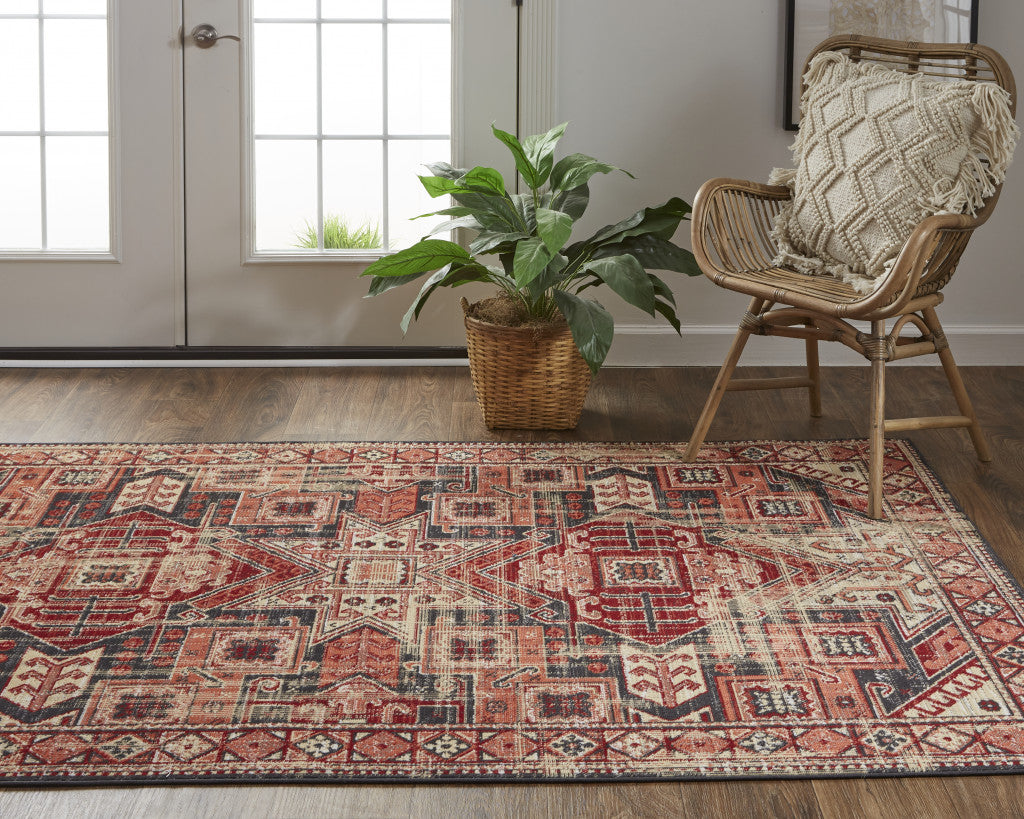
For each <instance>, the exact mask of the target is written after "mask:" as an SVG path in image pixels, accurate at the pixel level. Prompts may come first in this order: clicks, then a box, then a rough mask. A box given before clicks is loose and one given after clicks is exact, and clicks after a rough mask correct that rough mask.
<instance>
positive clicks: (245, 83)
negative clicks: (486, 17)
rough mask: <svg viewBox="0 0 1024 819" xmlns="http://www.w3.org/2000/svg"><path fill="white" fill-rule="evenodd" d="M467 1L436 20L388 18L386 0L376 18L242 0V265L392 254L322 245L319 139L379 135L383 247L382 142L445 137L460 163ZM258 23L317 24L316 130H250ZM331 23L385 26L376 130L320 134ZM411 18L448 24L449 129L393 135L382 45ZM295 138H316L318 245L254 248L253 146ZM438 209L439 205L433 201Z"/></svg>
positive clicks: (457, 0) (363, 259)
mask: <svg viewBox="0 0 1024 819" xmlns="http://www.w3.org/2000/svg"><path fill="white" fill-rule="evenodd" d="M466 1H467V0H453V2H452V4H451V13H450V17H449V19H448V20H443V19H440V20H439V19H437V18H411V17H410V18H406V17H401V18H395V19H389V18H388V14H387V6H388V0H382V3H383V9H382V11H383V15H382V16H381V17H377V18H346V17H327V18H325V17H321V2H320V0H316V17H315V18H314V19H312V20H311V19H310V18H301V19H296V18H277V17H259V18H257V17H255V15H254V14H253V0H246V1H245V2H244V3H243V12H242V13H243V18H242V31H244V32H245V36H243V37H242V49H241V60H242V70H241V75H242V96H243V106H244V108H243V112H242V135H241V140H242V202H241V208H242V220H241V221H242V226H243V235H242V237H241V238H242V247H241V251H242V263H243V264H279V263H282V262H308V263H314V264H316V263H320V264H337V263H339V262H355V263H370V262H373V261H376V260H377V259H379V258H381V257H382V256H386V255H388V254H390V253H393V252H394V250H393V249H381V250H362V249H360V250H324V249H323V248H322V245H323V217H324V214H323V144H324V141H325V140H339V141H340V140H361V141H370V140H381V141H382V142H383V171H384V173H383V178H382V179H381V185H382V186H383V198H382V210H383V213H382V221H381V234H382V238H383V241H384V244H385V248H387V244H388V241H389V238H390V236H389V233H390V230H389V227H390V225H389V218H390V217H389V213H388V210H389V207H388V204H389V203H388V179H389V177H388V173H389V169H388V151H387V146H388V143H389V142H390V141H402V140H406V141H411V140H428V139H447V140H449V143H450V146H451V149H450V150H451V156H452V159H451V162H452V164H453V165H456V166H457V165H459V164H460V161H461V157H462V116H461V113H462V111H461V108H462V105H461V93H460V92H461V85H462V83H461V76H462V71H461V60H460V57H459V51H460V49H459V48H458V47H457V43H458V42H459V37H460V34H461V25H460V23H461V13H460V9H461V5H462V3H463V2H466ZM468 1H469V2H478V0H468ZM257 22H261V23H297V24H305V25H310V24H311V23H312V24H314V25H316V49H317V60H316V62H317V79H316V100H317V126H316V129H317V133H316V134H312V135H288V134H260V135H257V134H256V133H255V117H254V111H255V88H254V87H253V86H254V83H253V79H252V77H253V48H252V43H253V41H254V34H255V25H256V23H257ZM325 23H327V24H334V23H361V24H367V23H369V24H373V23H376V24H381V25H383V26H384V32H383V34H384V37H383V49H382V61H383V64H382V66H381V69H382V71H383V104H384V109H383V128H382V133H380V134H359V135H345V136H336V135H328V136H324V134H323V122H322V110H323V74H322V69H321V63H322V60H321V42H322V32H323V25H324V24H325ZM410 23H428V24H437V25H450V26H451V43H452V59H451V67H452V68H451V71H452V93H451V100H452V103H451V107H452V121H451V124H450V126H449V132H448V134H425V135H420V134H415V135H409V134H399V135H393V134H389V133H388V48H387V27H388V25H390V24H398V25H407V24H410ZM275 138H276V139H294V140H316V142H317V186H316V187H317V203H316V208H317V214H316V219H317V242H318V244H319V245H320V246H321V247H320V248H318V249H316V250H313V249H306V248H296V249H295V250H263V251H261V250H257V249H256V206H255V200H254V196H255V190H254V187H255V186H254V184H253V181H254V179H255V170H256V167H255V153H256V152H255V145H256V140H257V139H275ZM438 207H439V208H441V207H444V205H443V204H442V205H438Z"/></svg>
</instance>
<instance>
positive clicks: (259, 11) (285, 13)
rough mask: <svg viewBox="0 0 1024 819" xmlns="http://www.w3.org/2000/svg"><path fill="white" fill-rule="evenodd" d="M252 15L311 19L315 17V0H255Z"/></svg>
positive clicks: (286, 18)
mask: <svg viewBox="0 0 1024 819" xmlns="http://www.w3.org/2000/svg"><path fill="white" fill-rule="evenodd" d="M253 16H254V17H276V18H278V19H282V20H295V19H299V20H311V19H313V18H315V17H316V0H255V2H254V3H253Z"/></svg>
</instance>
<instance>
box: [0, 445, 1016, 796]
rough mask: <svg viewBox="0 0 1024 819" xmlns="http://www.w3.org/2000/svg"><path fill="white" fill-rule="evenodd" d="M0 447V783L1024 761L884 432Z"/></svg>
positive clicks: (946, 564)
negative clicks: (869, 475) (877, 504)
mask: <svg viewBox="0 0 1024 819" xmlns="http://www.w3.org/2000/svg"><path fill="white" fill-rule="evenodd" d="M681 453H682V448H681V446H676V445H671V444H543V443H542V444H504V443H480V444H463V443H446V444H422V443H402V444H398V443H396V444H385V443H363V444H352V443H342V444H295V443H285V444H227V445H199V444H177V445H166V444H161V445H107V444H104V445H31V446H30V445H25V446H0V784H10V783H36V784H41V783H64V784H67V783H86V782H89V783H95V782H125V781H134V782H145V783H156V782H180V781H188V782H191V783H197V782H203V781H207V782H213V781H219V782H224V781H243V782H255V781H264V780H287V781H318V780H331V781H336V782H355V781H386V780H403V781H407V780H430V781H445V780H448V781H451V780H484V779H501V780H568V779H572V780H580V779H636V780H640V779H653V778H688V777H749V776H757V777H806V776H867V775H893V774H931V773H965V772H991V771H1020V770H1022V763H1024V719H1022V714H1024V709H1022V705H1024V603H1022V596H1021V590H1020V587H1019V586H1018V585H1017V583H1016V582H1015V581H1014V580H1013V578H1011V577H1010V576H1009V575H1008V574H1007V572H1006V571H1005V569H1003V568H1002V567H1001V565H1000V564H999V562H998V560H997V559H996V558H995V556H994V555H993V553H992V552H991V551H990V550H989V549H988V547H987V546H986V545H985V544H984V543H983V542H982V540H981V539H980V537H979V535H978V533H977V531H976V530H975V529H974V527H973V526H972V525H971V523H970V522H969V521H968V520H967V519H966V518H965V517H964V515H963V514H962V513H961V512H960V511H959V510H958V509H957V508H956V506H955V505H954V503H953V502H952V501H951V500H950V498H949V496H948V494H947V493H946V492H945V490H944V489H943V488H942V487H941V486H940V485H939V483H938V482H937V481H936V479H935V477H934V476H933V475H932V474H931V473H930V472H929V470H928V469H927V468H926V467H925V466H924V465H923V464H922V463H921V460H920V458H919V457H918V455H917V454H916V453H915V451H914V450H913V449H912V448H910V446H909V445H908V444H905V443H902V442H898V441H891V442H889V443H888V452H887V457H886V463H885V470H886V498H887V502H888V505H889V508H890V510H891V512H892V518H891V522H877V521H873V520H870V519H868V518H867V517H865V515H864V513H863V510H864V507H865V489H866V487H865V474H866V459H865V452H864V448H863V445H862V444H861V443H860V442H851V441H830V442H814V443H779V442H747V443H736V444H716V445H710V446H708V447H706V448H705V450H704V453H703V457H702V460H701V461H700V462H699V463H696V464H688V463H684V462H683V461H682V459H681Z"/></svg>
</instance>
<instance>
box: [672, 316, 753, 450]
mask: <svg viewBox="0 0 1024 819" xmlns="http://www.w3.org/2000/svg"><path fill="white" fill-rule="evenodd" d="M763 306H764V299H754V300H753V301H751V302H750V307H749V308H748V311H747V312H748V314H752V315H755V316H756V315H758V314H759V313H760V312H761V308H762V307H763ZM748 338H750V331H749V330H745V329H744V328H743V324H740V329H739V330H738V331H737V333H736V337H735V338H733V340H732V346H731V347H730V348H729V354H728V355H727V356H726V358H725V363H723V364H722V368H721V369H720V370H719V371H718V378H716V379H715V385H714V386H713V387H712V388H711V394H710V395H708V400H707V401H706V402H705V404H704V409H703V410H702V411H701V414H700V418H698V419H697V424H696V425H695V426H694V428H693V432H692V433H691V434H690V441H689V443H688V444H687V445H686V451H685V452H684V453H683V460H684V461H694V460H696V459H697V453H698V452H700V447H701V444H703V443H704V438H705V436H707V434H708V429H709V428H710V427H711V422H712V421H713V420H714V418H715V413H716V412H718V405H719V404H721V403H722V396H723V395H725V388H726V387H728V386H729V379H730V378H732V374H733V371H734V370H735V369H736V362H738V361H739V360H740V356H741V355H742V354H743V348H744V346H746V343H747V339H748Z"/></svg>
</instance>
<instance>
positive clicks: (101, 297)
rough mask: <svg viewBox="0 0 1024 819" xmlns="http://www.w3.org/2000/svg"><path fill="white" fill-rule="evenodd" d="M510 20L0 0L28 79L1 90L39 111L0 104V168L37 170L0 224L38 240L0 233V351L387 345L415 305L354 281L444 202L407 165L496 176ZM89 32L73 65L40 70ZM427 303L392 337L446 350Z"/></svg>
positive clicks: (493, 0)
mask: <svg viewBox="0 0 1024 819" xmlns="http://www.w3.org/2000/svg"><path fill="white" fill-rule="evenodd" d="M12 9H13V12H12V11H11V10H12ZM5 14H6V15H7V18H10V19H7V18H4V15H5ZM515 15H516V10H515V5H514V3H512V2H511V0H455V1H454V2H451V0H179V2H169V3H136V2H130V0H4V2H3V3H2V4H0V55H4V54H6V53H8V52H5V50H4V47H6V46H9V45H10V43H9V42H6V41H2V40H3V37H4V36H7V39H8V40H10V41H12V42H13V41H18V42H22V46H20V47H21V51H20V52H18V53H17V54H16V55H15V56H14V57H8V58H7V59H8V62H11V63H12V64H14V63H17V62H18V61H19V60H20V63H18V64H17V65H16V66H15V67H16V68H18V69H19V70H20V71H22V73H23V75H24V65H26V64H33V65H35V66H36V72H37V74H38V77H39V80H38V83H37V84H36V85H32V84H31V83H29V84H28V85H29V86H31V87H29V88H28V91H26V90H25V89H24V88H20V89H16V92H10V93H8V97H10V96H12V94H13V96H14V97H17V99H18V100H20V99H21V98H22V97H25V98H28V97H31V96H32V95H33V94H34V95H35V97H36V99H37V101H36V102H35V103H33V104H26V105H23V106H22V107H25V108H28V109H32V110H29V111H28V112H27V113H25V114H24V115H22V116H21V117H20V119H18V118H14V119H12V118H11V117H10V116H8V120H9V121H7V122H5V121H4V119H3V116H4V115H3V114H2V113H0V166H2V165H3V164H4V162H6V163H7V164H8V165H11V166H19V167H21V168H23V169H24V168H25V167H32V168H38V169H39V170H38V171H37V172H35V176H32V175H31V174H27V173H23V174H22V176H24V177H25V180H23V182H22V183H21V186H22V188H23V189H24V190H21V191H20V194H19V195H20V196H21V197H22V199H23V200H24V201H25V202H27V203H28V204H27V206H25V207H24V208H23V207H22V206H21V204H19V203H20V202H21V201H22V200H19V199H17V198H16V197H15V195H14V194H13V193H11V192H10V191H8V192H7V193H6V194H5V193H4V192H3V191H2V190H0V222H3V221H4V220H3V218H2V217H4V216H7V217H19V218H20V217H21V216H24V215H25V214H24V213H23V212H22V211H23V210H24V211H30V213H29V217H31V218H29V217H25V218H24V219H22V221H23V222H25V224H30V223H32V224H34V223H35V222H38V223H39V224H40V225H41V227H39V228H34V227H33V228H31V229H23V233H24V234H25V235H26V236H28V238H27V239H21V238H18V237H13V238H12V237H10V236H7V237H5V236H4V233H3V228H2V227H0V284H2V285H3V286H4V293H5V296H4V298H3V299H2V300H0V347H24V346H30V347H47V346H57V347H97V346H98V347H118V346H125V347H142V346H156V347H165V346H172V345H184V346H189V347H203V346H379V345H387V346H390V345H399V344H401V343H403V340H402V337H401V332H400V330H399V328H398V322H399V319H400V317H401V315H402V314H403V313H404V311H405V308H406V306H407V304H408V302H409V301H410V300H411V298H412V295H413V294H412V292H408V293H402V292H401V291H397V292H395V293H389V294H385V295H384V296H381V297H379V298H378V299H374V300H365V299H364V298H363V296H364V295H365V293H366V280H365V279H363V280H361V279H360V278H359V273H360V272H361V270H362V269H363V268H364V267H365V265H366V264H367V263H368V261H370V260H371V259H373V258H375V257H377V256H378V255H379V254H380V253H382V252H386V251H387V250H388V249H395V248H397V247H400V246H402V245H403V244H407V243H409V242H411V241H414V240H415V239H416V238H418V236H419V235H422V233H425V232H427V230H428V229H429V222H428V220H423V221H419V222H411V221H410V220H409V217H410V216H412V215H414V214H416V213H421V212H425V211H428V210H436V209H438V208H439V207H444V204H443V203H441V204H439V203H438V202H436V201H431V200H429V199H427V198H426V197H425V195H423V194H422V193H421V192H420V191H419V190H418V181H417V180H416V173H417V167H418V166H419V165H420V164H421V163H422V162H425V161H436V160H447V161H452V162H453V163H454V164H462V163H465V164H469V165H475V164H497V165H499V166H500V165H501V163H502V162H504V159H503V158H502V157H500V155H498V154H499V153H500V152H499V151H495V146H496V147H498V148H500V145H498V143H497V142H496V141H495V140H493V139H492V138H491V136H490V123H491V122H496V123H498V124H499V125H504V127H506V128H510V127H512V126H513V124H514V122H515V105H516V100H515V93H516V76H515V74H516V71H515V64H516V61H515V56H516V48H517V43H516V16H515ZM15 16H16V17H17V21H16V22H17V23H18V25H14V26H11V25H7V26H4V22H5V21H6V22H10V21H13V19H14V17H15ZM87 23H88V24H89V25H90V26H91V28H90V31H91V32H92V35H93V45H92V47H91V48H92V51H90V52H88V53H87V54H84V55H83V59H82V61H81V62H80V63H79V67H78V69H72V68H68V67H65V68H64V69H59V68H54V66H55V65H56V64H57V63H56V60H55V55H57V54H59V53H61V49H66V48H67V47H68V44H69V43H72V44H73V43H75V42H77V41H78V38H79V37H80V36H81V35H83V34H84V33H85V28H86V27H87V26H86V25H85V24H87ZM76 26H77V28H76ZM100 34H102V35H103V39H102V42H100V40H99V39H98V38H99V35H100ZM25 38H28V39H33V38H34V42H35V43H36V45H35V46H34V50H33V47H28V46H24V43H25V42H27V41H28V40H26V39H25ZM62 38H63V39H62ZM4 59H5V57H4V56H0V61H3V60H4ZM90 59H91V61H92V62H89V60H90ZM33 60H34V63H33ZM104 60H105V62H104ZM7 67H8V66H6V65H3V64H0V69H3V68H7ZM61 70H63V71H64V74H63V75H62V74H61ZM90 71H91V72H92V73H91V75H90V76H92V78H93V79H92V85H93V86H94V88H93V90H92V91H90V92H89V94H91V96H88V95H87V94H86V92H85V91H82V90H80V89H77V87H76V83H78V84H79V85H81V84H83V83H84V82H85V79H83V78H82V77H81V76H79V74H89V72H90ZM104 72H105V73H104ZM4 75H5V74H4V71H3V70H0V111H5V110H11V109H10V106H8V105H6V103H9V102H10V100H8V99H6V98H5V97H4V93H5V86H6V85H7V83H6V82H5V81H4V79H3V77H4ZM7 76H10V75H7ZM103 77H105V78H106V80H105V82H106V85H105V88H104V81H103V79H102V78H103ZM96 88H99V91H97V90H96ZM100 92H102V93H100ZM18 94H20V95H21V96H20V97H18ZM76 95H77V96H76ZM64 98H66V99H65V106H66V107H67V108H68V110H67V111H64V112H63V113H61V111H60V110H59V109H58V107H57V106H56V103H57V102H60V100H61V99H64ZM30 102H31V101H30ZM102 105H105V106H106V107H105V108H102V110H100V109H101V106H102ZM90 109H91V110H90ZM75 139H77V140H78V142H77V143H76V144H71V141H72V140H75ZM491 143H494V146H492V145H491ZM33 146H36V147H33ZM76 150H77V151H78V153H77V154H76V153H75V152H74V151H76ZM19 151H20V153H19ZM61 163H63V166H62V164H61ZM76 163H77V164H76ZM69 165H70V170H69V167H68V166H69ZM3 170H4V168H3V167H0V171H3ZM505 170H510V169H505ZM419 172H422V171H419ZM61 174H63V175H61ZM19 178H20V177H19ZM62 180H63V181H62ZM87 184H90V185H91V186H92V187H91V188H89V190H90V191H91V193H83V192H82V190H84V188H85V186H86V185H87ZM62 185H63V186H64V187H63V188H62V187H61V186H62ZM0 188H2V186H0ZM65 189H74V190H77V193H75V194H74V195H71V194H68V193H67V190H65ZM33 191H34V193H33ZM5 196H6V200H5ZM75 196H77V197H78V198H77V199H76V198H75ZM62 197H63V198H62ZM90 197H91V198H90ZM104 219H105V220H106V221H104ZM8 221H9V220H8ZM76 221H79V222H83V223H95V224H93V225H92V233H91V234H90V235H84V234H83V231H84V227H83V226H82V225H77V226H76ZM76 230H77V231H78V233H76ZM8 232H9V233H10V231H8ZM339 233H341V234H345V235H346V236H347V238H342V239H339V238H338V235H339ZM80 234H81V235H80ZM353 236H355V239H353V238H352V237H353ZM5 238H6V239H7V243H6V244H5V242H4V240H5ZM436 302H437V303H436V305H435V306H434V307H433V310H432V311H424V314H423V315H422V316H421V319H420V321H419V323H418V325H417V326H416V327H415V329H414V330H413V331H412V332H413V333H415V336H414V337H412V338H410V339H409V342H408V343H409V344H413V345H447V344H459V343H462V342H461V339H462V334H461V332H460V331H459V325H460V324H461V322H460V321H459V320H458V316H457V314H456V310H457V307H456V305H455V304H454V303H453V302H454V300H452V299H449V300H442V299H438V300H436ZM445 302H447V304H446V303H445Z"/></svg>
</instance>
